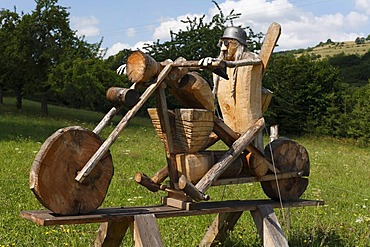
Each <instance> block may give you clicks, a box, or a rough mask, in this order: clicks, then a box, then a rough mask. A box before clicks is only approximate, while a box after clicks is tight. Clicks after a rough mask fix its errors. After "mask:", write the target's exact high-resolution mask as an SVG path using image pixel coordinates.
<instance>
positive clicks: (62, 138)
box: [30, 126, 113, 215]
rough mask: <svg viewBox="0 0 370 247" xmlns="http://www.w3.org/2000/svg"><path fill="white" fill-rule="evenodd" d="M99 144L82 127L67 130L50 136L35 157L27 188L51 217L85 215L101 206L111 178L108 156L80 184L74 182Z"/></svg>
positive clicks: (111, 172) (107, 154) (109, 157)
mask: <svg viewBox="0 0 370 247" xmlns="http://www.w3.org/2000/svg"><path fill="white" fill-rule="evenodd" d="M101 144H102V140H101V139H100V138H99V136H98V135H96V134H94V133H93V132H91V131H89V130H87V129H83V128H82V127H78V126H75V127H68V128H64V129H60V130H58V131H56V132H55V133H54V134H53V135H51V136H50V137H49V138H48V139H46V141H45V142H44V144H43V145H42V147H41V149H40V151H39V152H38V154H37V155H36V158H35V160H34V162H33V164H32V167H31V171H30V188H31V190H32V191H33V192H34V194H35V195H36V197H37V199H38V200H39V201H40V203H41V204H42V205H44V206H45V207H46V208H48V209H50V210H51V211H53V212H54V213H57V214H62V215H69V214H79V213H89V212H91V211H93V210H95V209H97V208H98V207H99V206H100V205H101V203H102V202H103V200H104V198H105V195H106V193H107V190H108V187H109V184H110V181H111V178H112V176H113V163H112V157H111V155H110V153H109V151H108V152H106V153H105V155H104V156H103V157H102V158H101V159H100V161H99V162H98V164H97V165H96V169H94V171H93V172H92V173H91V174H90V176H89V178H88V179H86V180H85V181H84V183H78V182H76V181H75V176H76V175H77V172H78V171H80V170H81V168H82V167H83V166H84V165H85V164H86V162H87V161H88V160H89V159H90V157H91V156H92V155H93V154H94V153H95V151H96V150H97V149H98V148H99V147H100V146H101Z"/></svg>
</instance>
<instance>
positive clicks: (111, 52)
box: [105, 41, 153, 57]
mask: <svg viewBox="0 0 370 247" xmlns="http://www.w3.org/2000/svg"><path fill="white" fill-rule="evenodd" d="M152 42H153V41H140V42H138V43H136V44H135V45H133V46H132V45H129V44H127V43H121V42H118V43H115V44H113V45H112V46H111V47H110V48H108V50H107V54H106V55H105V57H109V56H113V55H116V54H117V53H118V52H120V51H122V50H124V49H131V50H133V51H134V50H137V49H141V50H142V49H143V47H144V46H145V44H151V43H152Z"/></svg>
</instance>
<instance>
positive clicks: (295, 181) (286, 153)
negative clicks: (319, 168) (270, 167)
mask: <svg viewBox="0 0 370 247" xmlns="http://www.w3.org/2000/svg"><path fill="white" fill-rule="evenodd" d="M265 156H266V159H267V160H269V161H271V162H272V163H273V164H275V166H276V168H278V169H279V170H280V172H294V171H297V172H302V176H308V175H309V173H310V161H309V157H308V152H307V150H306V149H305V148H304V147H303V146H301V145H299V144H298V143H297V142H294V141H292V140H289V139H284V138H279V139H276V140H275V141H273V142H271V143H270V144H268V145H267V146H266V148H265ZM261 186H262V189H263V191H264V192H265V194H266V195H267V196H268V197H270V198H271V199H274V200H279V199H282V200H283V201H294V200H297V199H298V198H299V197H300V196H301V195H302V194H303V193H304V191H305V190H306V188H307V186H308V179H307V178H302V177H297V178H287V179H280V180H278V181H275V180H274V181H266V182H261Z"/></svg>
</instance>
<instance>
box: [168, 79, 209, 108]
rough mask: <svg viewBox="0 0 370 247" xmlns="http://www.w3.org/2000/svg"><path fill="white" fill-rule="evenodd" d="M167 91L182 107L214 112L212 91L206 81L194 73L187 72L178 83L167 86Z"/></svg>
mask: <svg viewBox="0 0 370 247" xmlns="http://www.w3.org/2000/svg"><path fill="white" fill-rule="evenodd" d="M168 89H169V91H170V92H171V94H173V95H174V96H175V98H176V99H177V100H178V101H179V103H180V104H181V105H182V106H183V107H189V108H204V109H207V110H209V111H214V110H215V102H214V97H213V94H212V90H211V88H210V86H209V85H208V83H207V81H206V80H205V79H204V78H203V77H201V76H200V75H199V74H198V73H196V72H189V73H187V74H186V75H184V76H183V77H182V78H181V80H180V81H179V82H172V83H169V84H168Z"/></svg>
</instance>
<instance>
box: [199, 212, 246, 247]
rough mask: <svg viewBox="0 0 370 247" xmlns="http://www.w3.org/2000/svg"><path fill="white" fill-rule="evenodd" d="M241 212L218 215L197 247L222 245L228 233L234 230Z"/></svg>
mask: <svg viewBox="0 0 370 247" xmlns="http://www.w3.org/2000/svg"><path fill="white" fill-rule="evenodd" d="M242 214H243V212H231V213H219V214H217V216H216V218H215V219H214V221H213V222H212V224H211V225H210V226H209V227H208V229H207V232H206V234H205V235H204V237H203V239H202V241H201V242H200V244H199V247H209V246H214V244H217V243H222V242H224V240H225V239H226V238H227V236H228V232H229V231H232V230H233V229H234V226H235V224H236V222H237V221H238V220H239V218H240V216H241V215H242Z"/></svg>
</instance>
